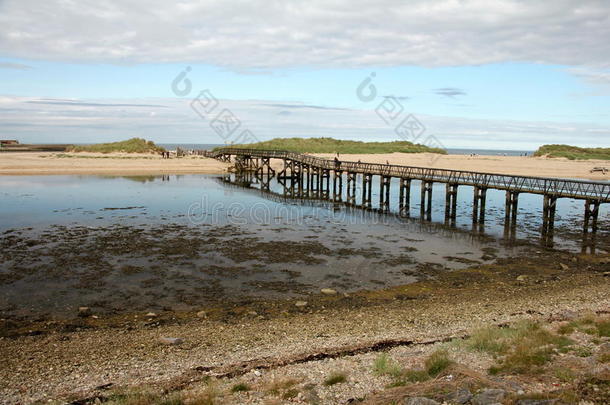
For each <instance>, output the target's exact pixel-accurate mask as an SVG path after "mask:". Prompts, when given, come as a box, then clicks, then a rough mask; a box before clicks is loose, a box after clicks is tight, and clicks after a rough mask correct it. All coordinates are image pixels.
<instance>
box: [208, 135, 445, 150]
mask: <svg viewBox="0 0 610 405" xmlns="http://www.w3.org/2000/svg"><path fill="white" fill-rule="evenodd" d="M230 147H232V148H250V149H267V150H286V151H289V152H298V153H343V154H348V153H394V152H401V153H421V152H428V153H440V154H447V152H446V151H445V150H444V149H440V148H430V147H428V146H425V145H420V144H414V143H411V142H407V141H394V142H360V141H343V140H339V139H333V138H275V139H272V140H270V141H264V142H257V143H250V144H244V145H231V146H230ZM217 149H218V148H217Z"/></svg>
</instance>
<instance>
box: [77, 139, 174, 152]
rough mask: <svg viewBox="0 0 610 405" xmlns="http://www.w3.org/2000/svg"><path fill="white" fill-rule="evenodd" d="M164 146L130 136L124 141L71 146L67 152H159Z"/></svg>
mask: <svg viewBox="0 0 610 405" xmlns="http://www.w3.org/2000/svg"><path fill="white" fill-rule="evenodd" d="M163 151H165V149H164V148H162V147H160V146H157V145H155V143H154V142H153V141H147V140H146V139H142V138H131V139H128V140H126V141H120V142H110V143H98V144H95V145H81V146H71V147H69V148H68V152H96V153H113V152H123V153H160V152H163Z"/></svg>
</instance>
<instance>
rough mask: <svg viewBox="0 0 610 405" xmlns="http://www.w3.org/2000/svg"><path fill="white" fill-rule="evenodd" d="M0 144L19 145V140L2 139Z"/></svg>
mask: <svg viewBox="0 0 610 405" xmlns="http://www.w3.org/2000/svg"><path fill="white" fill-rule="evenodd" d="M0 145H1V146H5V145H19V141H17V140H15V139H0Z"/></svg>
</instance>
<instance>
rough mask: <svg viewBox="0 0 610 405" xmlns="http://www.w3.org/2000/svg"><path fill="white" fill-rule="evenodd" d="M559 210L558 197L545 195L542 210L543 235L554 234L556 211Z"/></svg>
mask: <svg viewBox="0 0 610 405" xmlns="http://www.w3.org/2000/svg"><path fill="white" fill-rule="evenodd" d="M556 210H557V197H555V196H552V195H548V194H545V195H544V205H543V209H542V234H543V235H546V234H549V233H550V234H552V233H553V229H554V228H555V211H556Z"/></svg>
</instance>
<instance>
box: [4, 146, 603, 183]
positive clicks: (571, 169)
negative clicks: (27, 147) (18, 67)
mask: <svg viewBox="0 0 610 405" xmlns="http://www.w3.org/2000/svg"><path fill="white" fill-rule="evenodd" d="M316 156H320V157H326V158H333V157H334V155H332V154H318V155H316ZM340 159H341V160H344V161H358V160H361V161H362V162H371V163H386V162H389V163H391V164H397V165H407V166H421V167H434V168H442V169H454V170H471V171H477V172H485V173H501V174H513V175H521V176H542V177H560V178H580V179H591V180H608V179H610V174H602V173H599V172H596V173H591V172H590V170H591V169H592V168H594V167H599V166H601V167H607V168H610V162H608V161H604V160H582V161H572V160H568V159H563V158H539V157H531V156H528V157H521V156H476V157H471V156H467V155H434V154H429V153H390V154H358V155H340ZM229 166H230V165H229V164H226V163H223V162H219V161H216V160H214V159H208V158H203V157H186V158H172V159H162V158H161V157H160V156H157V155H143V154H119V153H113V154H94V153H83V152H81V153H69V154H65V153H54V152H44V153H37V152H24V153H0V175H28V174H29V175H39V174H169V173H172V174H178V173H209V174H221V173H225V172H226V171H227V169H228V168H229ZM274 167H276V168H277V167H281V162H280V161H275V162H274Z"/></svg>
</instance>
